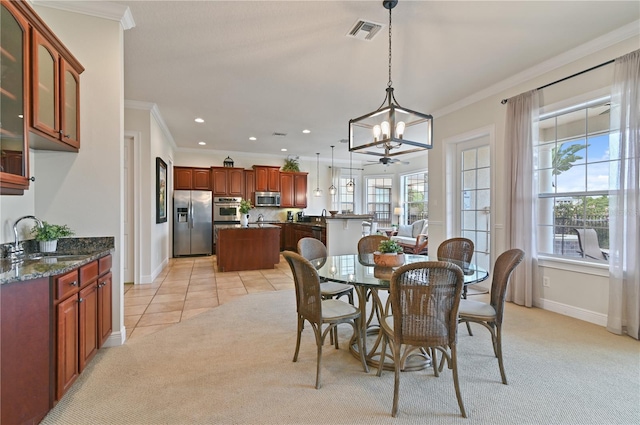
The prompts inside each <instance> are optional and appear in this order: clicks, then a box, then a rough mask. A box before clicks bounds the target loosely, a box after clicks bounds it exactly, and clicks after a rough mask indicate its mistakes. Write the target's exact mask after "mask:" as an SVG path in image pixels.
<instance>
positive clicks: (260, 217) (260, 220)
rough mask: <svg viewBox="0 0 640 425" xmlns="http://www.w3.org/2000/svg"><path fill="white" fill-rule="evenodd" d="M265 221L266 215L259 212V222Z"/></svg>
mask: <svg viewBox="0 0 640 425" xmlns="http://www.w3.org/2000/svg"><path fill="white" fill-rule="evenodd" d="M263 221H264V216H263V215H262V214H258V223H262V222H263Z"/></svg>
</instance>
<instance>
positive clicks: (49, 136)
mask: <svg viewBox="0 0 640 425" xmlns="http://www.w3.org/2000/svg"><path fill="white" fill-rule="evenodd" d="M31 24H32V25H33V27H34V28H33V30H32V31H31V128H32V131H33V132H34V134H35V135H37V136H41V137H43V138H44V139H45V140H44V141H43V140H40V139H34V143H36V145H37V146H36V147H41V148H47V149H50V150H63V151H71V152H77V151H78V149H79V148H80V74H81V73H82V72H83V71H84V68H83V67H82V65H81V64H80V62H78V60H77V59H76V58H75V57H74V56H73V55H72V54H71V52H69V51H68V50H67V49H66V48H65V47H64V45H63V44H62V43H61V42H60V40H58V38H57V37H56V36H55V35H54V34H53V33H51V32H50V31H49V29H48V27H46V25H44V24H42V25H41V24H39V23H37V22H35V23H34V22H31ZM47 141H48V142H53V143H48V142H47Z"/></svg>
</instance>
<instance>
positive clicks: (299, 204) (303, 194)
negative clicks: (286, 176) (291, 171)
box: [293, 174, 307, 208]
mask: <svg viewBox="0 0 640 425" xmlns="http://www.w3.org/2000/svg"><path fill="white" fill-rule="evenodd" d="M293 186H294V189H293V192H294V196H295V198H294V202H293V206H294V207H296V208H307V175H306V174H295V175H294V176H293Z"/></svg>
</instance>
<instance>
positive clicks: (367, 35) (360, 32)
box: [347, 19, 383, 41]
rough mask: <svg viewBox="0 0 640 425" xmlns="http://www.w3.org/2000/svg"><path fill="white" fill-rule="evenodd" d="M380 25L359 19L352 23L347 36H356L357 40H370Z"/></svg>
mask: <svg viewBox="0 0 640 425" xmlns="http://www.w3.org/2000/svg"><path fill="white" fill-rule="evenodd" d="M382 27H383V25H382V24H378V23H376V22H371V21H365V20H362V19H359V20H358V21H356V23H355V24H354V25H353V27H352V28H351V30H350V31H349V33H348V34H347V36H349V37H353V38H357V39H358V40H366V41H371V40H373V37H375V36H376V34H377V33H378V32H379V31H380V29H381V28H382Z"/></svg>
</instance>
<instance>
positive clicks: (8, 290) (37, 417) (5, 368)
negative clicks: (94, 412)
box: [0, 21, 53, 424]
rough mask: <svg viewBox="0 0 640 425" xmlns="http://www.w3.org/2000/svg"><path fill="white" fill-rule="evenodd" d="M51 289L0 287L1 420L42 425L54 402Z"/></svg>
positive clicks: (24, 284) (41, 283)
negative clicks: (0, 341) (0, 342)
mask: <svg viewBox="0 0 640 425" xmlns="http://www.w3.org/2000/svg"><path fill="white" fill-rule="evenodd" d="M5 22H6V21H5ZM50 291H51V290H50V286H49V279H48V278H46V277H43V278H39V279H34V280H30V281H21V282H13V283H7V284H4V285H0V336H1V337H2V344H0V370H1V371H2V373H0V393H1V394H2V397H0V423H2V424H37V423H39V422H40V421H41V420H42V418H44V417H45V415H46V414H47V412H48V411H49V408H50V405H51V404H52V402H53V400H52V399H51V395H52V394H51V393H50V390H51V385H52V384H53V382H52V380H51V371H52V369H51V366H52V365H51V358H52V356H53V353H52V352H51V348H52V341H51V337H52V335H51V330H50V323H51V322H50V321H51V318H50V316H51V295H50Z"/></svg>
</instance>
